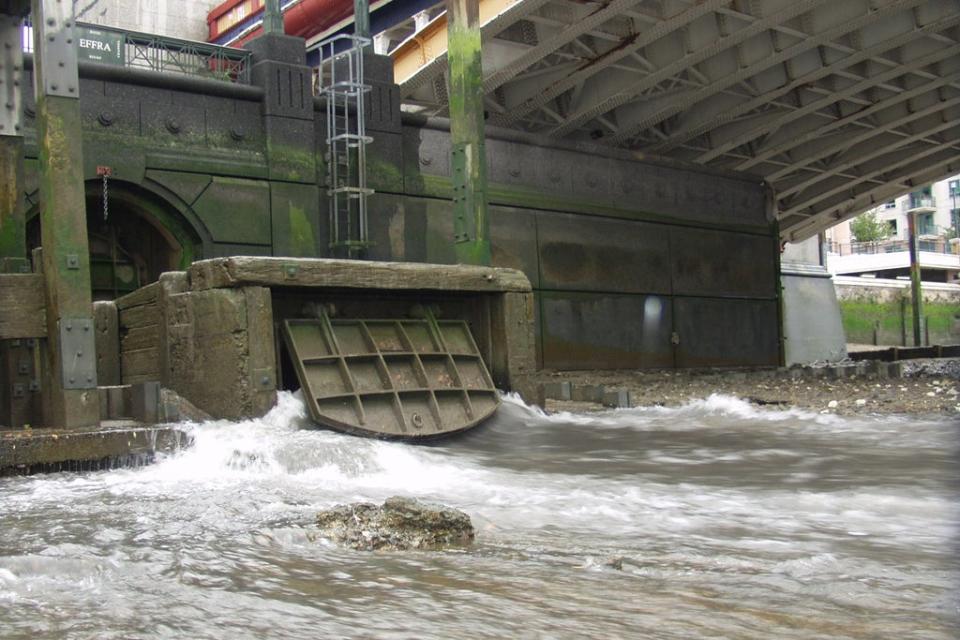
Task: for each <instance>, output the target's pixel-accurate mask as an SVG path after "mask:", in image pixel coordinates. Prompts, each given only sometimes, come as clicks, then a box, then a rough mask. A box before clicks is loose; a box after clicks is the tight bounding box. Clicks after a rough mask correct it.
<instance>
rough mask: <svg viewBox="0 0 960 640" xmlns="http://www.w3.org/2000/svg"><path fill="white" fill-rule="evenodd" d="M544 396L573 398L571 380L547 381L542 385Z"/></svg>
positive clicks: (557, 398)
mask: <svg viewBox="0 0 960 640" xmlns="http://www.w3.org/2000/svg"><path fill="white" fill-rule="evenodd" d="M540 387H541V388H542V389H543V395H544V398H549V399H551V400H572V399H573V385H572V384H571V383H570V382H569V381H561V382H547V383H545V384H542V385H540Z"/></svg>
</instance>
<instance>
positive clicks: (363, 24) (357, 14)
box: [353, 0, 370, 38]
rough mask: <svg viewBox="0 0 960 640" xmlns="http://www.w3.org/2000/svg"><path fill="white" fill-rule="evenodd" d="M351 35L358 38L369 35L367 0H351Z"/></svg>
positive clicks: (368, 3)
mask: <svg viewBox="0 0 960 640" xmlns="http://www.w3.org/2000/svg"><path fill="white" fill-rule="evenodd" d="M353 35H355V36H357V37H360V38H369V37H370V2H369V0H353Z"/></svg>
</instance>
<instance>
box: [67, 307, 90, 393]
mask: <svg viewBox="0 0 960 640" xmlns="http://www.w3.org/2000/svg"><path fill="white" fill-rule="evenodd" d="M60 373H61V376H62V378H63V388H64V389H95V388H96V387H97V350H96V340H95V337H94V329H93V318H61V320H60Z"/></svg>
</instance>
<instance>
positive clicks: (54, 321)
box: [32, 0, 100, 428]
mask: <svg viewBox="0 0 960 640" xmlns="http://www.w3.org/2000/svg"><path fill="white" fill-rule="evenodd" d="M32 8H33V38H34V43H35V47H34V89H35V92H36V97H37V141H38V145H39V148H40V234H41V244H42V245H43V273H44V281H45V287H46V304H47V344H46V354H47V357H46V368H47V372H46V376H45V384H44V388H43V389H42V391H43V393H44V404H45V411H46V417H45V419H46V422H47V423H48V424H50V425H51V426H57V427H64V428H70V427H82V426H90V425H95V424H98V423H99V421H100V403H99V400H98V397H97V375H96V350H95V342H94V331H93V305H92V303H91V298H90V250H89V246H88V243H87V215H86V206H85V203H84V185H83V150H82V147H81V128H80V100H79V97H80V82H79V77H78V71H77V53H76V45H75V41H76V35H75V29H74V17H73V5H72V3H69V2H62V1H60V0H33V2H32Z"/></svg>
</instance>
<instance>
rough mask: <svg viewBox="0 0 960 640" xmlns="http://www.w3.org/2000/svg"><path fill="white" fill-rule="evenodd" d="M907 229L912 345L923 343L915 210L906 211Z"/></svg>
mask: <svg viewBox="0 0 960 640" xmlns="http://www.w3.org/2000/svg"><path fill="white" fill-rule="evenodd" d="M907 230H908V235H909V238H910V299H911V302H912V303H913V346H915V347H919V346H921V345H922V344H923V327H921V326H920V324H921V318H923V288H922V286H921V284H920V255H919V246H918V237H917V212H916V211H909V212H908V213H907Z"/></svg>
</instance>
